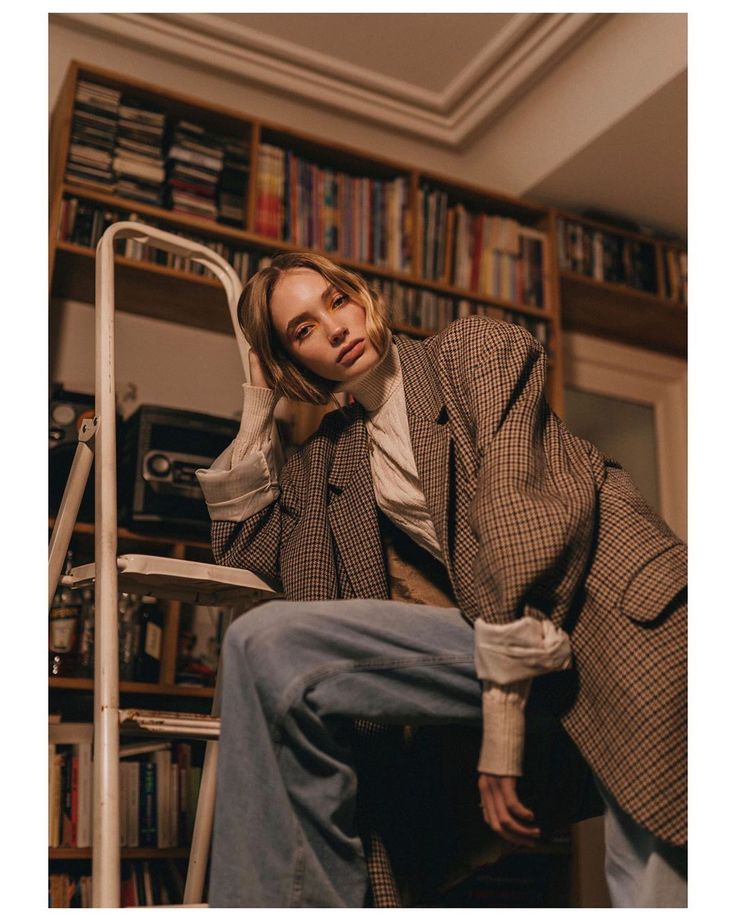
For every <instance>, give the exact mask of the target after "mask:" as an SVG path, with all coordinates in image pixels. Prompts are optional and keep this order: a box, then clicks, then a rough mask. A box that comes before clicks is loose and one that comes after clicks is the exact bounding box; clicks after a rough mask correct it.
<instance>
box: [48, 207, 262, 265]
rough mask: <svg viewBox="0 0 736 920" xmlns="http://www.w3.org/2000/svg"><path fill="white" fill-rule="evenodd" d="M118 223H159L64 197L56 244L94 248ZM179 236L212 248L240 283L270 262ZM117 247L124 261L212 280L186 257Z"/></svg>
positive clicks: (125, 243)
mask: <svg viewBox="0 0 736 920" xmlns="http://www.w3.org/2000/svg"><path fill="white" fill-rule="evenodd" d="M120 220H143V221H144V222H145V223H146V224H150V225H151V226H152V227H158V226H160V222H159V221H157V220H153V219H151V218H150V217H149V216H148V215H147V214H146V215H144V216H143V217H141V216H140V215H139V214H137V213H136V212H134V211H121V210H115V209H113V208H106V207H104V206H102V205H99V204H96V203H94V202H91V201H84V200H83V199H79V198H75V197H70V198H65V199H64V200H63V202H62V206H61V214H60V216H59V226H58V230H57V239H58V240H59V242H65V243H74V244H75V245H77V246H88V247H91V248H94V247H95V246H97V243H98V242H99V240H100V237H101V236H102V234H103V233H104V232H105V230H107V228H108V227H109V226H110V225H111V224H114V223H116V222H117V221H120ZM163 229H166V230H168V229H169V228H168V227H164V228H163ZM178 235H180V236H185V238H186V239H187V240H191V241H194V242H196V243H202V244H203V245H205V246H208V247H209V248H210V249H213V250H214V251H215V252H216V253H218V254H219V255H221V256H222V257H223V259H225V260H226V261H227V262H229V263H230V265H232V267H233V268H234V269H235V271H236V272H237V274H238V277H239V278H240V280H241V281H242V282H243V283H245V282H246V281H247V280H248V278H249V277H250V276H251V275H252V274H253V272H255V271H257V270H258V269H259V268H260V267H261V266H262V265H263V264H267V262H268V261H270V259H266V260H264V258H263V257H262V256H259V255H257V254H255V253H253V252H249V251H246V250H244V249H238V248H236V247H234V246H231V245H230V244H228V243H224V242H223V241H222V240H213V239H205V238H204V237H200V236H197V235H196V234H192V233H189V232H186V234H178ZM116 245H117V246H118V247H119V249H118V254H119V255H121V256H123V257H124V258H126V259H133V260H134V261H137V262H149V263H151V264H153V265H163V266H165V267H167V268H173V269H176V270H177V271H183V272H189V273H191V274H194V275H208V276H211V277H214V276H212V273H211V272H210V270H209V269H208V268H206V267H205V266H204V265H201V264H200V263H198V262H193V261H192V260H191V259H190V258H188V257H187V256H182V255H177V254H175V253H171V252H164V250H162V249H157V248H155V247H153V246H147V245H144V244H143V243H141V242H139V241H138V240H133V239H126V240H120V241H119V242H118V243H117V244H116Z"/></svg>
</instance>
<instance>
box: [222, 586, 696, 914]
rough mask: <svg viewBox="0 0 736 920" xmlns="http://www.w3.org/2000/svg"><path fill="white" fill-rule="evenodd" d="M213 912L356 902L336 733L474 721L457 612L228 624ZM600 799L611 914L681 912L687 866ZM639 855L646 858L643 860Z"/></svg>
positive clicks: (362, 888)
mask: <svg viewBox="0 0 736 920" xmlns="http://www.w3.org/2000/svg"><path fill="white" fill-rule="evenodd" d="M222 655H223V657H222V667H223V675H222V677H223V688H222V691H223V692H222V730H221V736H220V751H219V759H218V772H217V798H216V805H215V826H214V835H213V843H212V865H211V872H210V886H209V904H210V905H211V906H212V907H362V906H364V904H365V902H366V895H367V891H368V875H367V870H366V865H365V860H364V856H363V848H362V844H361V841H360V838H359V836H358V834H357V832H356V829H355V826H354V817H355V801H356V792H357V782H356V774H355V769H354V765H353V760H352V756H351V750H350V747H349V745H348V744H347V743H345V742H344V741H341V740H340V739H341V732H340V727H341V726H342V725H344V724H345V722H346V721H348V720H353V719H358V718H360V719H368V720H371V721H374V722H382V723H393V724H399V725H429V724H432V723H434V724H450V723H455V724H465V725H475V726H479V725H480V723H481V719H482V713H481V705H480V704H481V687H480V683H479V681H478V678H477V676H476V674H475V667H474V633H473V629H472V628H471V627H470V625H469V624H468V623H467V621H466V620H464V619H463V617H462V616H461V614H460V612H459V610H457V609H455V608H449V609H448V608H441V607H425V606H419V605H412V604H405V603H402V602H399V601H382V600H366V599H353V600H339V601H314V602H310V603H297V602H290V601H271V602H269V603H266V604H263V605H262V606H260V607H258V608H256V609H255V610H252V611H251V612H249V613H247V614H245V615H243V616H241V617H240V618H239V619H237V620H236V621H235V622H234V623H233V624H232V626H231V627H230V629H229V630H228V631H227V634H226V636H225V641H224V643H223V652H222ZM601 791H602V793H603V794H604V798H605V800H606V804H607V815H606V830H607V834H606V838H607V839H606V847H607V858H606V874H607V880H608V885H609V890H610V892H611V897H612V901H613V904H614V906H621V907H623V906H631V905H634V904H643V903H645V904H647V906H675V905H678V906H679V905H684V904H685V903H686V897H687V894H686V892H687V883H686V881H685V870H684V868H682V866H681V865H680V864H679V862H681V861H682V860H681V857H682V855H683V853H684V851H683V852H682V853H681V854H679V855H678V862H677V863H675V862H673V861H672V859H669V858H668V859H666V860H665V859H660V858H659V856H657V858H656V859H655V858H650V857H649V856H648V855H647V854H650V853H654V854H655V855H656V854H659V853H660V852H663V845H661V843H660V842H658V841H656V839H655V838H653V837H652V835H651V834H649V833H648V832H647V831H645V830H644V829H643V828H641V827H640V826H639V825H637V824H636V823H635V822H634V821H633V820H631V819H630V818H629V817H628V816H626V815H624V814H623V813H622V812H621V810H620V808H618V806H617V804H616V802H615V800H614V799H613V797H612V796H611V794H610V792H608V790H605V789H603V788H602V789H601ZM642 854H643V855H642Z"/></svg>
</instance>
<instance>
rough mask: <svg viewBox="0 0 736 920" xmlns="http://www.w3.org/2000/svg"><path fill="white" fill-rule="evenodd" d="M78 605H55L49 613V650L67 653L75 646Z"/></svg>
mask: <svg viewBox="0 0 736 920" xmlns="http://www.w3.org/2000/svg"><path fill="white" fill-rule="evenodd" d="M78 613H79V611H78V610H77V608H76V607H55V608H53V609H52V610H51V611H50V613H49V650H50V651H52V652H58V653H60V654H65V653H66V652H71V650H72V649H73V648H74V640H75V639H76V637H77V616H78Z"/></svg>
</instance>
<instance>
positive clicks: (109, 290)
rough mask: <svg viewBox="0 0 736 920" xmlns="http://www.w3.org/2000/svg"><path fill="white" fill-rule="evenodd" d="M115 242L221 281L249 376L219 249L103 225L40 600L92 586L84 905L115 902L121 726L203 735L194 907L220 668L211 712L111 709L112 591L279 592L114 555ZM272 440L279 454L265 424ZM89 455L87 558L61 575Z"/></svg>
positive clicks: (191, 873) (253, 579) (199, 888)
mask: <svg viewBox="0 0 736 920" xmlns="http://www.w3.org/2000/svg"><path fill="white" fill-rule="evenodd" d="M117 239H134V240H136V241H138V242H141V243H142V244H143V245H147V246H152V247H155V248H158V249H163V250H164V251H166V252H172V253H175V254H177V255H181V256H185V257H189V258H190V259H192V260H193V261H195V262H198V263H200V264H202V265H205V266H206V267H207V268H208V269H210V271H211V272H212V273H213V274H214V275H215V276H216V277H217V278H218V279H219V280H220V282H221V283H222V285H223V287H224V288H225V294H226V296H227V302H228V307H229V310H230V318H231V320H232V324H233V329H234V332H235V339H236V342H237V345H238V351H239V353H240V358H241V361H242V364H243V370H244V373H245V379H246V382H247V383H250V366H249V362H248V352H249V351H250V345H249V344H248V342H247V341H246V340H245V337H244V336H243V333H242V331H241V329H240V325H239V323H238V318H237V306H238V300H239V298H240V294H241V291H242V284H241V281H240V279H239V277H238V276H237V274H236V273H235V271H234V269H233V268H232V266H230V265H229V264H228V263H227V262H226V261H225V259H223V258H222V256H220V255H218V254H217V253H216V252H214V251H213V250H211V249H209V248H208V247H206V246H203V245H201V244H199V243H194V242H191V241H189V240H186V239H184V238H183V237H180V236H176V235H175V234H172V233H168V232H166V231H164V230H159V229H158V228H156V227H149V226H147V225H146V224H143V223H138V222H135V221H120V222H118V223H115V224H112V225H111V226H110V227H108V229H107V230H106V231H105V233H104V234H103V235H102V238H101V239H100V241H99V243H98V244H97V253H96V265H95V269H96V289H95V416H94V418H93V419H88V420H86V421H85V422H84V423H83V424H82V428H81V430H80V432H79V442H78V444H77V450H76V453H75V455H74V461H73V463H72V468H71V472H70V474H69V479H68V481H67V484H66V488H65V489H64V494H63V496H62V500H61V506H60V508H59V513H58V515H57V518H56V521H55V523H54V528H53V532H52V534H51V540H50V542H49V584H48V590H49V607H51V603H52V600H53V597H54V593H55V591H56V586H57V585H58V584H59V582H61V583H62V584H66V585H68V586H71V587H84V586H90V585H94V590H95V677H94V752H95V757H94V777H93V811H92V819H93V836H92V905H93V907H119V906H120V830H119V828H120V796H119V792H120V789H119V773H118V761H119V746H120V730H121V727H123V728H131V727H132V728H135V729H136V730H137V731H145V732H152V733H155V734H157V735H161V734H165V735H169V736H176V737H189V738H203V739H206V740H207V746H206V751H205V761H204V768H203V771H202V781H201V786H200V792H199V799H198V803H197V814H196V819H195V825H194V832H193V838H192V844H191V851H190V858H189V866H188V869H187V881H186V887H185V892H184V904H185V906H204V905H202V892H203V889H204V879H205V872H206V867H207V857H208V853H209V847H210V840H211V836H212V824H213V819H214V802H215V774H216V767H217V740H216V739H217V738H218V736H219V725H220V722H219V718H218V715H219V702H220V686H221V681H220V672H219V670H218V675H217V683H216V685H215V695H214V700H213V707H212V715H210V716H201V715H191V714H187V713H165V712H156V711H146V710H140V709H120V705H119V702H120V701H119V676H118V593H119V592H120V591H127V592H130V593H137V594H150V595H153V596H155V597H161V598H177V599H180V600H183V601H186V602H188V603H192V604H204V605H217V606H225V607H229V608H230V611H229V615H228V616H227V617H226V621H225V625H226V626H227V625H229V623H230V622H231V621H232V618H233V616H234V615H236V614H237V612H238V610H242V609H243V608H244V607H250V606H252V605H253V603H254V602H257V601H258V600H263V599H266V598H268V597H274V596H278V595H276V592H275V591H274V590H273V589H272V588H271V587H270V586H269V585H268V584H266V582H264V581H263V580H262V579H260V578H258V576H256V575H254V574H253V573H252V572H248V571H245V570H243V569H235V568H229V567H227V566H220V565H210V564H207V563H200V562H189V561H187V560H181V559H169V558H164V557H157V556H147V555H136V554H128V555H122V556H118V554H117V527H118V521H117V491H116V489H117V482H116V480H117V473H116V454H115V423H116V417H115V345H114V336H115V323H114V317H115V296H114V268H115V261H114V249H113V244H114V242H115V240H117ZM273 439H274V446H275V448H276V451H277V453H279V454H280V448H279V442H278V433H277V431H276V428H275V426H274V430H273ZM93 458H94V461H95V463H94V467H95V554H94V555H95V561H94V563H92V564H90V565H83V566H78V567H76V568H74V569H72V571H71V573H70V574H68V575H65V576H62V575H61V572H62V567H63V563H64V559H65V558H66V553H67V550H68V548H69V543H70V541H71V537H72V532H73V529H74V524H75V522H76V519H77V515H78V513H79V506H80V504H81V501H82V495H83V494H84V489H85V486H86V484H87V480H88V478H89V473H90V470H91V468H92V460H93Z"/></svg>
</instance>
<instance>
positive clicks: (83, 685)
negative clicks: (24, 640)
mask: <svg viewBox="0 0 736 920" xmlns="http://www.w3.org/2000/svg"><path fill="white" fill-rule="evenodd" d="M49 689H51V690H90V691H91V690H94V681H93V680H92V678H91V677H49ZM120 692H121V693H128V694H133V693H144V694H151V695H154V694H155V695H157V696H191V697H203V698H210V699H211V698H212V696H213V695H214V689H213V688H212V687H194V686H189V685H187V684H147V683H143V681H140V682H139V681H135V680H122V681H120Z"/></svg>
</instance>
